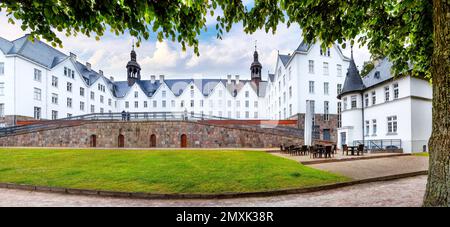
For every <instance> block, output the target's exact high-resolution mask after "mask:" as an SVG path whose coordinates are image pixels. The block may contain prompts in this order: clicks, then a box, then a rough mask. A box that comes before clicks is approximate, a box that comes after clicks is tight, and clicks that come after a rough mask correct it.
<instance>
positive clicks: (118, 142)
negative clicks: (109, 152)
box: [117, 134, 125, 147]
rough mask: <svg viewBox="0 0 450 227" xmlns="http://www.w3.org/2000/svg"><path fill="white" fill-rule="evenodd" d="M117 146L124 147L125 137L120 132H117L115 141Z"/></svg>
mask: <svg viewBox="0 0 450 227" xmlns="http://www.w3.org/2000/svg"><path fill="white" fill-rule="evenodd" d="M117 146H118V147H125V137H124V136H123V135H122V134H119V137H118V141H117Z"/></svg>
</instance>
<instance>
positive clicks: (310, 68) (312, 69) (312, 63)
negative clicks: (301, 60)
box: [308, 60, 314, 73]
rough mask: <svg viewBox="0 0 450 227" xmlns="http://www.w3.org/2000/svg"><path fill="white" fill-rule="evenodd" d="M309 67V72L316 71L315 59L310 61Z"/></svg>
mask: <svg viewBox="0 0 450 227" xmlns="http://www.w3.org/2000/svg"><path fill="white" fill-rule="evenodd" d="M308 69H309V73H314V61H313V60H309V61H308Z"/></svg>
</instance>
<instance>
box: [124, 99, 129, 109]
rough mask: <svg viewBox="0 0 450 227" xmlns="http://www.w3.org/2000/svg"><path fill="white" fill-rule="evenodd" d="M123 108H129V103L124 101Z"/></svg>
mask: <svg viewBox="0 0 450 227" xmlns="http://www.w3.org/2000/svg"><path fill="white" fill-rule="evenodd" d="M125 108H126V109H128V108H130V102H128V101H125Z"/></svg>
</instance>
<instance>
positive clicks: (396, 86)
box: [394, 83, 399, 99]
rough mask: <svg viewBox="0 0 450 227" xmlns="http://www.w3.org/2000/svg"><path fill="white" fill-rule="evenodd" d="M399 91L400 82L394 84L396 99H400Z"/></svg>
mask: <svg viewBox="0 0 450 227" xmlns="http://www.w3.org/2000/svg"><path fill="white" fill-rule="evenodd" d="M398 95H399V91H398V84H397V83H396V84H394V99H398Z"/></svg>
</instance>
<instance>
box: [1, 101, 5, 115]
mask: <svg viewBox="0 0 450 227" xmlns="http://www.w3.org/2000/svg"><path fill="white" fill-rule="evenodd" d="M4 116H5V104H4V103H0V117H4Z"/></svg>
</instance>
